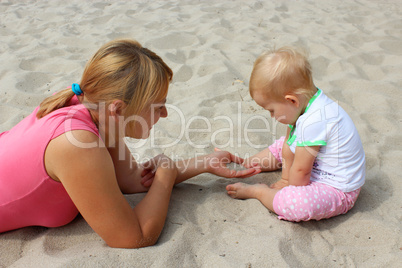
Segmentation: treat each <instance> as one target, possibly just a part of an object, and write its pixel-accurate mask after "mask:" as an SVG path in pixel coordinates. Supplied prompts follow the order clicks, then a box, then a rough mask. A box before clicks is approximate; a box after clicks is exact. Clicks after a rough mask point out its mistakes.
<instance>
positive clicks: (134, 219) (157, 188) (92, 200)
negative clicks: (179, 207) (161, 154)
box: [45, 130, 177, 248]
mask: <svg viewBox="0 0 402 268" xmlns="http://www.w3.org/2000/svg"><path fill="white" fill-rule="evenodd" d="M71 133H73V135H74V136H75V138H76V139H78V140H79V141H80V142H84V143H91V142H96V143H98V145H99V146H96V147H94V148H79V147H76V146H74V145H73V144H71V143H70V142H69V141H68V139H67V138H66V135H65V134H63V135H61V136H59V137H57V138H55V139H54V140H52V141H51V142H50V143H49V145H48V147H47V149H46V153H45V165H46V169H47V171H48V173H49V175H51V177H52V178H53V179H55V180H58V181H60V182H61V183H62V184H63V186H64V188H65V189H66V191H67V193H68V194H69V196H70V197H71V199H72V201H73V202H74V204H75V205H76V207H77V209H78V210H79V212H80V213H81V215H82V216H83V217H84V219H85V220H86V221H87V222H88V224H89V225H90V226H91V227H92V228H93V230H94V231H95V232H96V233H98V234H99V235H100V236H101V237H102V238H103V239H104V240H105V242H106V243H107V244H108V245H109V246H111V247H120V248H139V247H145V246H149V245H153V244H155V243H156V241H157V239H158V237H159V235H160V233H161V231H162V228H163V226H164V223H165V219H166V215H167V210H168V204H169V199H170V195H171V190H172V187H173V185H174V180H175V178H176V176H177V168H176V167H175V165H174V163H173V161H171V160H170V159H168V158H167V157H166V158H165V163H167V164H165V165H163V166H162V165H160V166H159V167H157V169H156V173H155V178H154V182H153V184H152V186H151V187H150V189H149V191H148V193H147V194H146V196H145V197H144V199H143V200H141V202H140V203H139V204H138V205H137V206H136V207H135V208H134V209H132V208H131V207H130V205H129V204H128V202H127V201H126V199H125V198H124V196H123V194H122V193H121V191H120V188H119V185H118V183H117V179H116V175H115V169H114V165H113V161H112V159H111V157H110V154H109V152H108V151H107V149H106V148H105V147H104V145H103V144H101V142H100V141H99V138H98V137H97V136H96V135H94V134H93V133H91V132H88V131H83V130H76V131H72V132H71Z"/></svg>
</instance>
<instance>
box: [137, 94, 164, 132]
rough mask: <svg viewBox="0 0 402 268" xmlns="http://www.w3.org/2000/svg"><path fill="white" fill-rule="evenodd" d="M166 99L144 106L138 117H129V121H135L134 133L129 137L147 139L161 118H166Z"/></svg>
mask: <svg viewBox="0 0 402 268" xmlns="http://www.w3.org/2000/svg"><path fill="white" fill-rule="evenodd" d="M165 104H166V99H164V100H163V101H160V102H154V103H151V104H148V105H146V106H145V108H144V109H143V110H142V112H141V113H140V114H139V115H135V116H131V117H130V118H129V119H130V120H134V121H135V129H134V133H132V135H130V136H131V137H132V138H135V139H146V138H148V137H149V135H150V132H151V129H152V127H153V126H154V125H155V124H156V123H157V122H158V121H159V119H160V118H161V117H167V116H168V112H167V109H166V105H165Z"/></svg>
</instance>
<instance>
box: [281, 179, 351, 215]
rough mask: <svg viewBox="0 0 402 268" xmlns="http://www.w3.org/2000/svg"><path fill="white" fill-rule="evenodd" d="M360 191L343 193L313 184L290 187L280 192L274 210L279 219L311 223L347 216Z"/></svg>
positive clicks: (319, 184) (329, 187) (322, 185)
mask: <svg viewBox="0 0 402 268" xmlns="http://www.w3.org/2000/svg"><path fill="white" fill-rule="evenodd" d="M357 196H358V190H356V191H354V192H351V193H343V192H342V191H340V190H338V189H335V188H333V187H331V186H328V185H325V184H322V183H317V182H311V183H310V184H309V185H307V186H289V187H285V188H283V189H282V190H280V191H279V192H278V194H277V195H276V196H275V198H274V200H273V209H274V211H275V213H276V214H278V218H279V219H283V220H287V221H295V222H299V221H309V220H321V219H327V218H331V217H334V216H337V215H340V214H345V213H346V212H348V211H349V210H350V209H351V208H352V207H353V205H354V202H355V201H356V199H357Z"/></svg>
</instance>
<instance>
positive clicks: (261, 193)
mask: <svg viewBox="0 0 402 268" xmlns="http://www.w3.org/2000/svg"><path fill="white" fill-rule="evenodd" d="M226 190H227V193H228V195H229V196H230V197H232V198H236V199H249V198H255V199H258V200H259V201H260V202H261V203H262V204H263V205H264V206H265V207H266V208H268V209H269V210H271V211H273V212H275V211H274V209H273V200H274V197H275V194H276V193H277V192H278V191H279V190H278V189H271V188H269V187H268V186H267V185H265V184H253V185H249V184H245V183H242V182H238V183H235V184H230V185H228V186H226Z"/></svg>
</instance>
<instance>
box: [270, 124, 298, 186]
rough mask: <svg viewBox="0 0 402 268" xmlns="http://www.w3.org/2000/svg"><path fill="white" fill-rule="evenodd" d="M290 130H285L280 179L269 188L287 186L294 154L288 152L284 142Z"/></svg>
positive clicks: (288, 148)
mask: <svg viewBox="0 0 402 268" xmlns="http://www.w3.org/2000/svg"><path fill="white" fill-rule="evenodd" d="M289 134H290V128H288V129H287V132H286V137H285V142H284V143H283V147H282V177H281V179H280V180H279V181H277V182H275V183H273V184H271V185H270V186H269V187H270V188H273V189H282V188H283V187H286V186H288V185H289V171H290V167H291V166H292V164H293V159H294V154H293V153H292V151H291V150H290V147H289V145H288V144H287V143H286V141H287V140H288V138H289Z"/></svg>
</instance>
